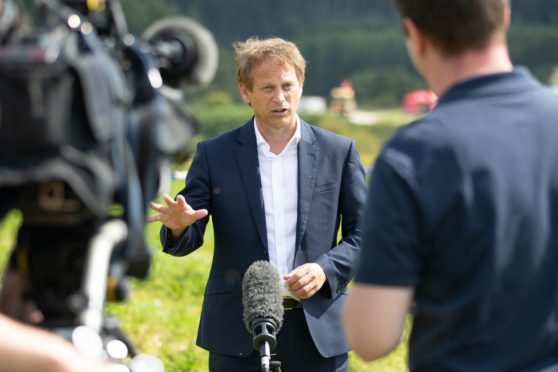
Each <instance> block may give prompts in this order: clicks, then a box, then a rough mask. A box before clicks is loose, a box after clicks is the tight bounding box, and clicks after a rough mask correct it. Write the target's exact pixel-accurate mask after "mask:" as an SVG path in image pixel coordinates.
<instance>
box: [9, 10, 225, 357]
mask: <svg viewBox="0 0 558 372" xmlns="http://www.w3.org/2000/svg"><path fill="white" fill-rule="evenodd" d="M1 3H2V0H0V4H1ZM26 17H32V21H31V22H29V18H28V19H26ZM26 20H27V21H28V22H26ZM216 67H217V47H216V45H215V42H214V40H213V37H212V36H211V34H210V33H209V32H208V31H207V30H206V29H205V28H204V27H202V26H201V25H199V24H198V23H196V22H195V21H193V20H191V19H188V18H185V17H175V18H168V19H162V20H160V21H157V22H155V23H154V24H153V25H152V26H150V27H149V28H148V29H147V30H146V31H145V33H144V34H143V36H142V38H136V37H134V36H133V35H131V34H130V33H129V32H128V29H127V25H126V20H125V16H124V13H123V11H122V7H121V4H120V3H119V1H118V0H95V1H92V0H36V1H35V3H34V4H33V5H32V6H30V5H29V2H25V4H23V5H21V6H16V5H15V4H14V3H13V1H12V0H4V1H3V8H2V11H1V13H0V218H2V217H3V216H4V215H5V214H6V213H7V211H9V210H11V209H14V208H17V209H19V210H20V211H21V215H22V223H21V227H20V229H19V231H18V236H17V242H16V244H15V247H14V249H13V252H12V255H11V260H10V261H11V262H10V265H9V266H10V268H12V269H15V270H18V271H19V272H21V273H22V274H24V275H25V276H26V277H27V278H28V280H29V283H30V285H29V287H28V290H27V291H26V293H25V294H24V295H25V296H26V297H28V298H30V299H32V300H33V301H34V302H35V303H36V305H37V307H38V309H39V310H40V311H41V313H42V314H43V317H44V321H43V322H42V324H41V325H42V326H44V327H46V328H48V329H52V330H56V331H57V332H59V333H63V332H65V330H69V329H70V330H71V329H75V328H76V327H79V326H87V327H89V328H91V329H93V330H94V331H96V332H97V333H98V334H100V335H102V336H103V334H106V333H107V332H109V331H107V327H108V326H107V324H108V323H110V322H108V321H107V317H106V316H105V315H104V314H103V306H104V303H105V300H106V298H110V299H113V300H119V299H120V300H121V299H124V298H125V297H126V290H125V289H126V287H125V285H124V284H125V278H126V277H129V276H133V277H137V278H146V276H147V274H148V272H149V265H150V259H151V253H150V249H149V248H148V246H147V244H146V242H145V238H144V228H145V217H146V213H147V205H148V203H149V201H150V200H152V199H153V198H154V197H155V196H156V195H157V190H158V188H159V186H160V184H161V182H162V181H163V180H164V177H162V176H161V175H160V170H161V169H169V170H170V165H171V164H172V163H173V162H177V161H184V160H185V158H186V157H187V156H188V151H187V149H188V145H189V142H190V140H191V138H192V136H193V135H194V134H195V133H196V130H197V123H196V120H195V119H194V117H193V116H191V115H189V114H188V113H186V112H185V111H183V110H182V108H181V105H182V95H181V93H182V89H184V88H185V87H186V88H187V87H188V86H200V85H205V84H208V83H209V82H210V81H211V79H212V78H213V76H214V74H215V71H216ZM110 332H112V333H115V332H117V331H115V330H114V328H113V331H110ZM112 338H114V337H112ZM128 346H129V348H130V349H132V350H133V348H132V345H128Z"/></svg>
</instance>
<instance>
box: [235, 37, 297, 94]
mask: <svg viewBox="0 0 558 372" xmlns="http://www.w3.org/2000/svg"><path fill="white" fill-rule="evenodd" d="M233 47H234V51H235V64H236V79H237V81H238V83H239V84H243V85H245V86H246V87H247V88H248V89H249V90H251V89H252V70H253V69H254V68H255V67H256V66H258V65H259V64H260V63H262V62H263V61H265V60H267V59H274V60H277V61H279V62H280V63H282V64H285V65H291V66H293V67H294V69H295V72H296V76H297V78H298V81H299V83H300V84H301V85H302V84H303V83H304V74H305V70H306V61H305V60H304V58H303V57H302V54H301V53H300V51H299V50H298V48H297V46H296V45H295V44H294V43H292V42H290V41H286V40H283V39H281V38H277V37H272V38H268V39H258V38H255V37H254V38H250V39H248V40H246V41H244V42H237V43H234V44H233Z"/></svg>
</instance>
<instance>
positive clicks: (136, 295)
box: [0, 105, 412, 372]
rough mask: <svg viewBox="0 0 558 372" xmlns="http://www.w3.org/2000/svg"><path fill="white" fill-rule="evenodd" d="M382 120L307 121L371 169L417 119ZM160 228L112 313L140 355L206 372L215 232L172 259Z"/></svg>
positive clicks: (8, 222)
mask: <svg viewBox="0 0 558 372" xmlns="http://www.w3.org/2000/svg"><path fill="white" fill-rule="evenodd" d="M198 114H199V117H200V118H203V121H202V122H203V124H204V128H212V129H211V131H214V132H215V133H218V132H221V131H223V130H224V129H225V128H232V127H233V126H237V125H239V123H243V122H244V121H245V120H246V119H247V118H248V117H249V111H248V113H247V111H246V109H245V108H242V107H237V106H226V105H225V106H223V107H221V108H220V109H218V110H217V109H213V110H208V111H204V110H202V109H199V112H198ZM377 114H378V120H377V122H376V124H374V125H371V126H365V125H360V126H357V125H353V124H350V123H349V122H347V121H346V120H344V119H340V118H339V117H337V116H334V115H331V114H326V115H324V116H315V117H307V118H305V119H306V120H307V121H309V122H313V123H316V124H318V125H320V126H322V127H325V128H328V129H330V130H334V131H336V132H339V133H342V134H344V135H347V136H349V137H351V138H354V139H355V141H356V143H357V147H358V148H359V151H360V153H361V157H362V161H363V164H364V165H365V166H369V165H371V164H372V162H373V159H374V157H375V155H376V153H377V151H378V150H379V148H380V146H381V144H382V143H383V142H384V141H385V139H386V138H387V137H388V136H389V135H391V133H393V131H394V130H396V129H397V127H398V126H400V125H401V124H403V123H405V122H408V121H409V120H411V119H412V118H410V117H408V116H406V115H404V114H402V113H400V112H399V111H398V110H385V111H379V112H377ZM226 118H229V119H230V120H227V119H226ZM233 121H234V123H233ZM212 125H213V127H212ZM207 130H209V129H207ZM182 185H183V181H182V180H176V181H175V182H174V184H173V190H172V192H171V193H172V194H175V193H176V192H177V191H178V190H179V189H180V188H181V187H182ZM19 221H20V215H19V213H17V212H12V213H10V215H9V216H8V217H6V218H5V219H4V220H3V221H2V223H1V224H0V236H1V237H2V239H0V267H4V265H5V262H6V259H7V256H8V253H9V249H10V247H11V245H12V242H13V241H14V238H15V233H16V231H17V227H18V225H19ZM159 227H160V224H152V225H149V226H148V227H147V229H146V234H147V238H148V241H149V242H150V244H151V246H152V247H153V260H152V265H151V273H150V276H149V278H148V280H145V281H140V280H135V279H134V280H132V290H131V292H130V297H129V299H128V300H127V301H124V302H122V303H112V304H109V306H108V311H109V312H110V313H111V314H114V315H116V316H117V317H118V318H119V320H120V323H121V326H122V328H123V329H124V330H125V331H126V332H127V333H128V335H129V336H130V338H131V339H132V340H133V342H134V343H135V344H136V346H137V348H138V350H139V351H140V352H144V353H149V354H154V355H157V356H158V357H160V358H161V359H162V360H163V362H164V364H165V367H166V370H167V371H168V372H182V371H195V372H198V371H205V370H206V369H207V367H206V366H207V353H206V352H205V351H204V350H202V349H200V348H198V347H197V346H196V345H195V340H196V332H197V326H198V320H199V316H200V311H201V303H202V298H203V292H204V290H205V283H206V280H207V276H208V273H209V267H210V265H211V259H212V254H213V230H212V228H211V226H209V227H208V229H207V232H206V235H205V244H204V246H203V247H201V248H200V249H199V250H198V251H196V252H195V253H193V254H191V255H189V256H186V257H172V256H169V255H166V254H164V253H162V252H161V251H160V243H159ZM406 337H407V336H405V339H406ZM350 358H351V359H350V370H351V371H352V372H364V371H380V372H391V371H395V372H397V371H404V370H405V359H406V347H405V343H402V344H401V345H400V346H399V348H398V349H397V350H396V351H395V352H394V353H392V354H390V355H389V356H388V357H386V358H384V359H382V360H379V361H377V362H374V363H368V364H367V363H364V362H363V361H361V360H359V359H358V357H356V356H355V355H353V354H351V356H350Z"/></svg>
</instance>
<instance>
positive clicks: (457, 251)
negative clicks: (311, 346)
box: [343, 0, 558, 372]
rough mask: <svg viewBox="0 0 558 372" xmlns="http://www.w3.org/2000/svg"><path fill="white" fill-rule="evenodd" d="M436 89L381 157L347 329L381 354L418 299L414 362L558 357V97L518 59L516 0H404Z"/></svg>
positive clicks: (501, 362) (364, 347) (476, 363)
mask: <svg viewBox="0 0 558 372" xmlns="http://www.w3.org/2000/svg"><path fill="white" fill-rule="evenodd" d="M395 4H396V8H397V9H398V11H399V13H400V14H401V17H402V22H403V26H404V29H405V32H406V38H407V45H408V49H409V53H410V56H411V58H412V60H413V62H414V64H415V66H416V68H417V69H418V70H419V71H420V72H421V73H422V75H423V76H424V77H425V79H426V80H427V81H428V82H429V84H430V85H431V87H432V88H433V89H434V91H435V92H436V93H437V94H438V96H439V97H440V100H439V102H438V104H437V106H436V108H435V109H434V110H433V111H432V112H431V113H430V114H428V115H427V116H425V117H423V118H421V119H418V120H417V121H415V122H413V123H411V124H410V125H408V126H406V127H404V128H402V129H401V130H400V131H399V132H397V133H396V134H395V135H394V137H393V138H392V139H391V140H389V141H388V142H387V144H386V145H385V146H384V148H383V149H382V151H381V153H380V155H379V157H378V158H377V161H376V165H375V167H374V176H373V177H372V181H371V184H370V191H369V198H368V202H367V203H368V204H367V207H366V211H365V213H364V217H363V225H362V231H363V245H362V254H361V257H360V260H359V264H358V269H357V273H356V276H355V284H354V287H353V288H352V289H351V293H350V294H349V297H348V300H347V302H346V305H345V307H344V310H343V322H344V326H345V329H346V332H347V335H348V339H349V343H350V345H351V346H352V347H353V348H354V350H355V351H356V353H357V354H359V355H360V356H362V357H363V358H364V359H367V360H372V359H376V358H379V357H381V356H383V355H385V354H387V353H388V352H390V351H391V350H392V349H393V348H394V347H395V346H396V345H397V344H398V342H399V340H400V337H401V333H402V330H403V328H404V325H405V319H406V315H407V313H408V311H409V309H410V308H411V307H412V305H413V303H414V308H412V313H413V323H412V331H411V336H410V341H409V367H410V370H411V371H475V372H478V371H491V372H497V371H547V372H549V371H558V327H557V324H558V229H557V228H556V226H558V146H557V141H558V97H556V96H554V95H552V94H551V93H550V91H549V90H548V89H547V88H545V87H543V86H542V85H541V84H539V82H537V81H536V80H535V79H534V78H533V77H532V76H531V74H530V73H529V72H528V70H527V69H526V68H523V67H514V66H513V65H512V62H511V60H510V57H509V54H508V47H507V42H506V32H507V29H508V26H509V23H510V18H511V10H510V3H509V1H507V0H453V1H447V0H395Z"/></svg>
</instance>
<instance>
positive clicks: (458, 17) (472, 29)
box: [393, 0, 509, 56]
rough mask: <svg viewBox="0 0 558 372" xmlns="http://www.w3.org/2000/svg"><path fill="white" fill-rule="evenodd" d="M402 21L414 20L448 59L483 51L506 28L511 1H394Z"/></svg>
mask: <svg viewBox="0 0 558 372" xmlns="http://www.w3.org/2000/svg"><path fill="white" fill-rule="evenodd" d="M393 1H394V3H395V6H396V8H397V10H398V11H399V13H400V15H401V17H402V18H409V19H411V20H412V21H413V22H414V23H415V25H416V26H417V27H418V28H419V29H420V30H421V31H422V32H423V33H424V34H425V35H426V36H427V37H428V38H429V39H430V41H431V42H432V43H433V44H434V45H435V46H436V47H437V48H438V49H439V50H440V51H441V52H442V53H444V54H446V55H448V56H455V55H459V54H461V53H463V52H465V51H468V50H482V49H484V48H485V47H487V46H488V44H489V43H490V42H491V40H492V38H493V37H494V35H495V34H496V33H497V32H498V31H501V30H503V28H504V26H505V21H504V19H505V11H504V10H505V7H506V6H509V0H393Z"/></svg>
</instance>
